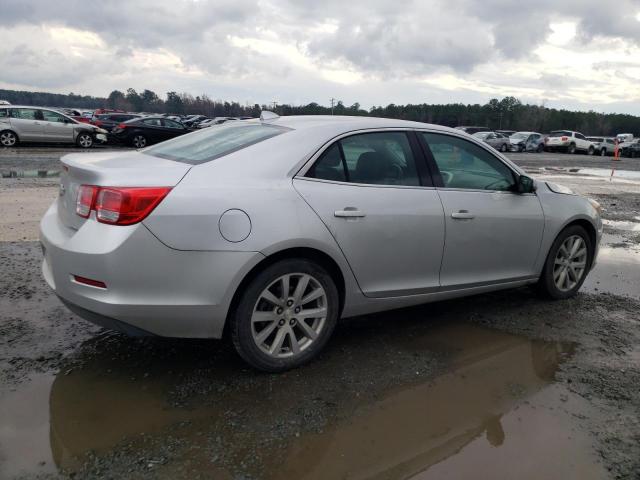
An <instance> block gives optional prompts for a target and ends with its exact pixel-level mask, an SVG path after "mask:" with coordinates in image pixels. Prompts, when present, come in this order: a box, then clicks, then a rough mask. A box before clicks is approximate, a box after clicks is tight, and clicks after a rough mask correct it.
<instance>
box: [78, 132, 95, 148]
mask: <svg viewBox="0 0 640 480" xmlns="http://www.w3.org/2000/svg"><path fill="white" fill-rule="evenodd" d="M78 143H79V144H80V146H81V147H82V148H89V147H90V146H91V145H93V138H91V135H89V134H88V133H82V134H80V136H79V137H78Z"/></svg>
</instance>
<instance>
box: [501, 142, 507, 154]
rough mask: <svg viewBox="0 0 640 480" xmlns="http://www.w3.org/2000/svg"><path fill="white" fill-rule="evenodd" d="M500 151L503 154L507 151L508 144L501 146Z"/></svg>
mask: <svg viewBox="0 0 640 480" xmlns="http://www.w3.org/2000/svg"><path fill="white" fill-rule="evenodd" d="M500 151H501V152H503V153H504V152H506V151H507V144H506V143H503V144H502V145H501V146H500Z"/></svg>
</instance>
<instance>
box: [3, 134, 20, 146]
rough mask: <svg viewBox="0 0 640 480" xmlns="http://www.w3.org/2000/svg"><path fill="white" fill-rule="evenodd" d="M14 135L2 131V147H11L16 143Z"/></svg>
mask: <svg viewBox="0 0 640 480" xmlns="http://www.w3.org/2000/svg"><path fill="white" fill-rule="evenodd" d="M16 140H17V138H16V136H15V134H13V133H11V132H2V134H0V144H2V146H3V147H13V146H14V145H15V144H16Z"/></svg>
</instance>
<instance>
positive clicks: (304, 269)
mask: <svg viewBox="0 0 640 480" xmlns="http://www.w3.org/2000/svg"><path fill="white" fill-rule="evenodd" d="M88 157H90V158H88ZM62 164H63V172H62V175H61V181H60V195H59V197H58V198H57V199H56V201H55V202H54V203H53V205H51V207H50V208H49V210H48V211H47V213H46V214H45V216H44V218H43V219H42V222H41V226H40V229H41V232H40V233H41V242H42V246H43V251H44V262H43V269H42V270H43V275H44V278H45V279H46V281H47V283H48V284H49V286H50V287H51V288H52V289H53V290H54V291H55V293H56V294H57V295H58V296H59V297H60V299H61V300H62V301H63V302H64V303H65V304H66V305H67V306H68V307H69V308H70V309H71V310H72V311H73V312H75V313H77V314H78V315H80V316H81V317H83V318H85V319H87V320H89V321H92V322H94V323H96V324H98V325H102V326H104V327H106V328H110V329H114V330H119V331H122V332H125V333H127V334H130V335H160V336H168V337H196V338H222V337H223V336H227V335H228V336H229V337H230V338H231V339H232V341H233V343H234V345H235V347H236V349H237V350H238V352H239V354H240V355H241V356H242V358H244V359H245V360H246V361H247V362H248V363H249V364H251V365H252V366H254V367H256V368H258V369H261V370H265V371H272V372H273V371H282V370H286V369H289V368H293V367H296V366H299V365H301V364H303V363H305V362H307V361H309V360H310V359H311V358H313V357H314V356H316V355H317V354H318V352H320V350H322V348H323V347H324V346H325V344H326V343H327V341H328V340H329V338H330V337H331V334H332V332H333V329H334V327H335V325H336V322H337V321H338V319H339V318H346V317H352V316H355V315H362V314H367V313H372V312H379V311H383V310H389V309H394V308H398V307H407V306H411V305H417V304H422V303H427V302H432V301H436V300H444V299H452V298H457V297H464V296H468V295H474V294H478V293H483V292H489V291H494V290H501V289H507V288H513V287H520V286H523V285H529V284H535V285H537V286H538V287H539V289H540V290H541V291H542V292H543V293H545V294H546V295H547V296H548V297H551V298H553V299H563V298H568V297H571V296H572V295H575V293H576V292H577V291H578V289H579V288H580V287H581V285H582V283H583V282H584V280H585V277H586V275H587V273H588V272H589V270H590V269H591V268H592V266H593V265H594V261H595V258H596V255H597V251H598V244H599V240H600V237H601V234H602V223H601V220H600V215H599V205H598V204H597V203H596V202H595V201H593V200H589V199H586V198H583V197H581V196H578V195H575V194H573V193H572V192H571V191H570V190H568V189H567V188H565V187H561V186H558V185H555V184H551V183H548V182H543V181H535V180H533V179H531V178H530V177H528V176H526V175H525V174H524V173H523V171H522V170H520V169H519V168H518V167H517V166H516V165H514V164H513V163H511V162H510V161H509V160H508V159H507V158H505V157H503V156H502V155H501V154H500V153H498V152H496V151H495V150H493V149H492V148H491V147H489V146H488V145H486V144H484V143H482V142H481V141H478V140H476V139H474V138H472V137H471V136H469V135H467V134H465V133H464V132H461V131H459V130H455V129H449V128H446V127H440V126H436V125H428V124H424V123H414V122H407V121H401V120H389V119H382V118H360V117H324V116H291V117H278V116H277V115H275V114H272V113H270V112H263V115H262V116H261V118H260V119H259V120H258V119H256V120H249V121H246V122H229V123H226V124H223V125H219V126H215V127H212V128H208V129H204V130H202V131H198V132H195V133H190V134H187V135H184V136H182V137H179V138H176V139H173V140H169V141H167V142H164V143H160V144H158V145H155V146H153V147H149V148H146V149H143V150H140V151H136V152H125V153H115V154H114V153H94V154H92V155H90V156H84V155H81V154H72V155H67V156H65V157H64V158H63V159H62Z"/></svg>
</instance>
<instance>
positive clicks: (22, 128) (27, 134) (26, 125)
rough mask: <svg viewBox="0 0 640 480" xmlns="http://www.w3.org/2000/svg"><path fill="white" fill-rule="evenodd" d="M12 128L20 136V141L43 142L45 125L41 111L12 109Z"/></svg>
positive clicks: (44, 139)
mask: <svg viewBox="0 0 640 480" xmlns="http://www.w3.org/2000/svg"><path fill="white" fill-rule="evenodd" d="M11 128H13V129H14V130H15V132H16V133H17V134H18V137H19V138H20V140H24V141H32V142H43V141H46V137H45V136H44V125H43V122H42V116H41V114H40V111H39V110H36V109H32V108H12V109H11Z"/></svg>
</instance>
